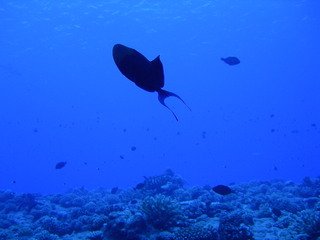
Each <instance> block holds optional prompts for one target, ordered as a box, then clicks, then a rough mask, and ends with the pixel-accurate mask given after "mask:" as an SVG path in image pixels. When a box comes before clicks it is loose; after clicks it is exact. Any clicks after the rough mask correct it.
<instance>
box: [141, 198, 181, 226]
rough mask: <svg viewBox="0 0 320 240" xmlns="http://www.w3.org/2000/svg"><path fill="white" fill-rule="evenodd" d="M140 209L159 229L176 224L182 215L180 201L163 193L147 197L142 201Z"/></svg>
mask: <svg viewBox="0 0 320 240" xmlns="http://www.w3.org/2000/svg"><path fill="white" fill-rule="evenodd" d="M140 209H141V211H142V212H143V213H144V215H145V217H146V220H147V221H148V222H149V223H150V224H151V225H153V226H154V227H155V228H158V229H167V228H169V227H171V226H175V225H176V224H177V221H178V220H179V219H180V218H181V217H182V210H181V208H180V205H179V203H178V202H176V201H174V200H172V199H171V198H169V197H166V196H164V195H161V194H158V195H156V196H155V197H146V198H145V199H144V200H143V201H142V203H141V205H140Z"/></svg>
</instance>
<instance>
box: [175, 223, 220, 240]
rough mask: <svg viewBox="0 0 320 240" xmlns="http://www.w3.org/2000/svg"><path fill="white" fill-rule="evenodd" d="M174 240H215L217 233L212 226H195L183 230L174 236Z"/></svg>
mask: <svg viewBox="0 0 320 240" xmlns="http://www.w3.org/2000/svg"><path fill="white" fill-rule="evenodd" d="M173 239H174V240H215V239H218V236H217V233H216V231H215V229H214V228H213V227H212V226H210V225H209V226H207V227H206V226H201V225H194V226H190V227H187V228H182V229H181V230H179V231H178V232H176V233H175V234H174V238H173Z"/></svg>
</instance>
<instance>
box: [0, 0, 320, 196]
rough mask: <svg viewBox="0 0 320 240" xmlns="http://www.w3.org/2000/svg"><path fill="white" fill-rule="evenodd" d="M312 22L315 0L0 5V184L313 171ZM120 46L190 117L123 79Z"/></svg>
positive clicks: (297, 177) (41, 185)
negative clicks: (159, 69)
mask: <svg viewBox="0 0 320 240" xmlns="http://www.w3.org/2000/svg"><path fill="white" fill-rule="evenodd" d="M319 26H320V1H317V0H260V1H257V0H237V1H236V0H215V1H205V0H197V1H190V0H188V1H168V0H162V1H146V0H140V1H135V0H122V1H120V0H110V1H98V0H96V1H84V0H72V1H71V0H62V1H45V0H26V1H19V0H9V1H4V0H3V1H1V2H0V91H1V92H0V161H1V162H0V163H1V167H0V189H11V190H13V191H15V192H31V193H34V192H39V193H59V192H64V191H66V190H67V189H70V188H74V187H82V186H83V187H85V188H88V189H94V188H98V187H105V188H112V187H119V188H131V187H134V186H136V185H137V184H138V183H139V182H142V181H143V180H144V177H145V176H146V177H147V176H153V175H158V174H162V173H163V172H164V171H165V170H166V169H172V170H173V171H174V172H175V173H177V174H179V175H181V176H182V177H183V178H184V179H185V180H186V182H187V185H189V186H193V185H205V184H209V185H217V184H230V183H241V182H246V181H251V180H272V179H284V180H291V181H294V182H300V181H301V180H302V179H303V178H304V177H306V176H309V177H316V176H319V175H320V161H319V160H320V66H319V65H320V44H319V39H320V27H319ZM117 43H121V44H123V45H125V46H128V47H131V48H134V49H136V50H137V51H139V52H140V53H142V54H143V55H144V56H146V57H147V58H148V59H149V60H150V61H151V60H153V59H154V58H156V57H157V56H158V55H160V59H161V61H162V63H163V67H164V75H165V86H164V89H165V90H168V91H172V92H174V93H176V94H178V95H179V96H180V97H181V98H182V99H183V100H184V101H185V102H186V103H187V104H188V106H190V108H191V110H192V111H189V109H188V108H187V107H186V106H185V105H184V104H183V103H182V102H180V101H179V100H178V99H176V98H168V99H167V100H166V103H167V104H168V106H170V108H172V110H173V111H174V112H175V114H176V115H177V117H178V118H179V121H176V120H175V118H174V117H173V115H172V114H171V113H170V111H168V109H166V108H165V107H163V106H162V105H161V104H160V103H159V102H158V99H157V94H156V93H150V92H147V91H144V90H143V89H141V88H138V87H137V86H136V85H135V84H134V83H133V82H131V81H129V80H128V79H127V78H125V77H124V76H123V75H122V74H121V73H120V71H119V70H118V69H117V66H116V65H115V63H114V60H113V58H112V48H113V46H114V45H115V44H117ZM229 56H234V57H237V58H239V59H240V61H241V63H240V64H238V65H234V66H230V65H228V64H226V63H225V62H223V61H221V59H220V58H221V57H229ZM59 162H67V164H66V165H65V166H64V167H63V168H61V169H56V168H55V166H56V164H57V163H59Z"/></svg>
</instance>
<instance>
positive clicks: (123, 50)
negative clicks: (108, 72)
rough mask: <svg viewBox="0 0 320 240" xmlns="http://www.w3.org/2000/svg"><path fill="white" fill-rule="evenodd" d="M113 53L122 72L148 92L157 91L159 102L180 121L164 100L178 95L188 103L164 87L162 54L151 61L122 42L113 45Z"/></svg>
mask: <svg viewBox="0 0 320 240" xmlns="http://www.w3.org/2000/svg"><path fill="white" fill-rule="evenodd" d="M112 55H113V59H114V62H115V63H116V65H117V67H118V69H119V70H120V72H121V73H122V74H123V75H124V76H125V77H126V78H128V79H129V80H130V81H132V82H134V83H135V84H136V85H137V86H138V87H140V88H142V89H144V90H146V91H148V92H157V93H158V100H159V102H160V103H161V104H162V105H163V106H165V107H166V108H168V109H169V110H170V111H171V113H172V114H173V116H174V117H175V119H176V120H177V121H178V118H177V116H176V115H175V114H174V112H173V111H172V110H171V109H170V108H169V107H168V106H167V105H166V104H165V102H164V100H165V99H166V98H167V97H176V98H178V99H180V100H181V101H182V102H183V103H184V104H185V105H186V103H185V102H184V101H183V100H182V98H180V97H179V96H178V95H177V94H175V93H172V92H169V91H166V90H163V89H162V88H163V87H164V73H163V66H162V62H161V61H160V56H158V57H156V58H155V59H154V60H152V61H149V60H148V59H147V58H146V57H145V56H143V55H142V54H141V53H139V52H138V51H136V50H135V49H133V48H129V47H126V46H124V45H122V44H116V45H114V46H113V50H112ZM186 106H187V105H186ZM187 107H188V106H187ZM188 108H189V107H188ZM189 109H190V108H189Z"/></svg>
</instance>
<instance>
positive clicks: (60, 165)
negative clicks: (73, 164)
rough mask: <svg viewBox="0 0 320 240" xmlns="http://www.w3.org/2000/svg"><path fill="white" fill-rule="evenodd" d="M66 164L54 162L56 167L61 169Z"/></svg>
mask: <svg viewBox="0 0 320 240" xmlns="http://www.w3.org/2000/svg"><path fill="white" fill-rule="evenodd" d="M66 164H67V162H58V163H57V164H56V169H61V168H63V167H64V166H65V165H66Z"/></svg>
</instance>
